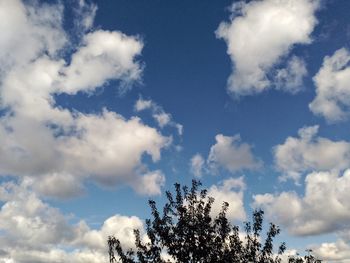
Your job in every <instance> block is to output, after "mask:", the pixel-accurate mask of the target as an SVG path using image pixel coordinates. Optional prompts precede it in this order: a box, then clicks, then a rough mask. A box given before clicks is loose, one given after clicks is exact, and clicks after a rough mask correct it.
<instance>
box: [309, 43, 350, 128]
mask: <svg viewBox="0 0 350 263" xmlns="http://www.w3.org/2000/svg"><path fill="white" fill-rule="evenodd" d="M349 62H350V53H349V51H348V50H347V49H345V48H342V49H339V50H337V51H336V52H335V53H334V54H333V56H330V57H329V56H327V57H325V58H324V60H323V65H322V67H321V68H320V70H319V71H318V73H317V74H316V75H315V77H314V78H313V80H314V82H315V85H316V98H315V99H314V100H313V101H312V102H311V103H310V105H309V107H310V109H311V111H312V112H313V113H315V114H317V115H321V116H323V117H325V118H326V119H327V120H328V121H331V122H334V121H340V120H345V119H346V118H347V117H348V115H349V109H350V89H349V86H350V65H349Z"/></svg>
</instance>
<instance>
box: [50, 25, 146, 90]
mask: <svg viewBox="0 0 350 263" xmlns="http://www.w3.org/2000/svg"><path fill="white" fill-rule="evenodd" d="M142 47H143V44H142V43H141V42H140V41H139V40H138V39H137V38H135V37H130V36H126V35H124V34H122V33H121V32H116V31H114V32H110V31H104V30H98V31H94V32H92V33H89V34H86V35H85V36H84V37H83V40H82V44H81V47H79V49H78V51H77V52H76V53H75V54H73V56H72V61H71V63H70V64H69V66H67V67H65V68H63V69H62V70H61V72H60V73H61V74H62V75H63V77H62V80H61V81H62V82H63V83H60V82H59V83H57V86H58V92H65V93H68V94H75V93H77V92H78V91H93V90H94V89H95V88H96V87H100V86H102V85H103V84H104V83H105V82H106V81H108V80H110V79H119V80H122V81H124V82H126V83H128V82H131V81H135V80H138V79H139V78H140V74H141V67H140V65H139V63H136V62H135V60H134V59H135V56H137V55H139V54H140V53H141V50H142Z"/></svg>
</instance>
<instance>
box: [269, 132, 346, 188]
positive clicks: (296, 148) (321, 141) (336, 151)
mask: <svg viewBox="0 0 350 263" xmlns="http://www.w3.org/2000/svg"><path fill="white" fill-rule="evenodd" d="M318 129H319V127H318V126H311V127H304V128H302V129H300V130H299V131H298V135H299V138H295V137H288V138H287V139H286V140H285V142H284V143H283V144H279V145H277V146H275V147H274V156H275V164H276V167H277V169H278V170H279V171H281V172H282V173H283V176H282V177H280V179H281V180H286V179H293V180H294V181H295V182H298V181H299V179H300V176H301V175H302V174H303V173H306V172H310V171H328V170H336V171H340V170H344V169H346V168H348V167H349V166H350V159H349V157H350V143H349V142H346V141H332V140H329V139H327V138H323V137H318V136H317V133H318Z"/></svg>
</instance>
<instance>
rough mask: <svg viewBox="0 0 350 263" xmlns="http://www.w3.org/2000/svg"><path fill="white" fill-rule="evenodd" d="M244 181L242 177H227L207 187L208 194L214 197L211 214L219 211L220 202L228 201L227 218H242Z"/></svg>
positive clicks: (243, 216)
mask: <svg viewBox="0 0 350 263" xmlns="http://www.w3.org/2000/svg"><path fill="white" fill-rule="evenodd" d="M244 190H245V183H244V179H243V177H239V178H229V179H226V180H224V181H222V182H220V183H219V184H217V185H213V186H211V187H210V188H209V189H208V195H209V196H212V197H214V198H215V202H214V204H213V207H212V211H211V212H212V215H213V216H216V215H218V214H219V213H220V211H221V208H222V204H223V203H224V202H227V203H229V208H228V210H227V214H226V215H227V218H228V219H230V220H241V221H242V220H244V219H246V213H245V209H244V205H243V194H244Z"/></svg>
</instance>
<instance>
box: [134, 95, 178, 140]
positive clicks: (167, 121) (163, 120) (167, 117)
mask: <svg viewBox="0 0 350 263" xmlns="http://www.w3.org/2000/svg"><path fill="white" fill-rule="evenodd" d="M134 110H135V111H136V112H140V111H143V110H151V112H152V117H153V119H154V120H155V121H156V122H157V124H158V126H159V127H160V128H164V127H165V126H170V127H174V128H176V129H177V132H178V134H179V135H182V133H183V126H182V125H181V124H179V123H177V122H175V121H173V119H172V116H171V114H170V113H167V112H165V111H164V109H163V108H162V107H161V106H159V105H158V104H157V103H155V102H154V101H152V100H144V99H143V98H141V97H140V98H139V99H138V100H137V101H136V103H135V105H134Z"/></svg>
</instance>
